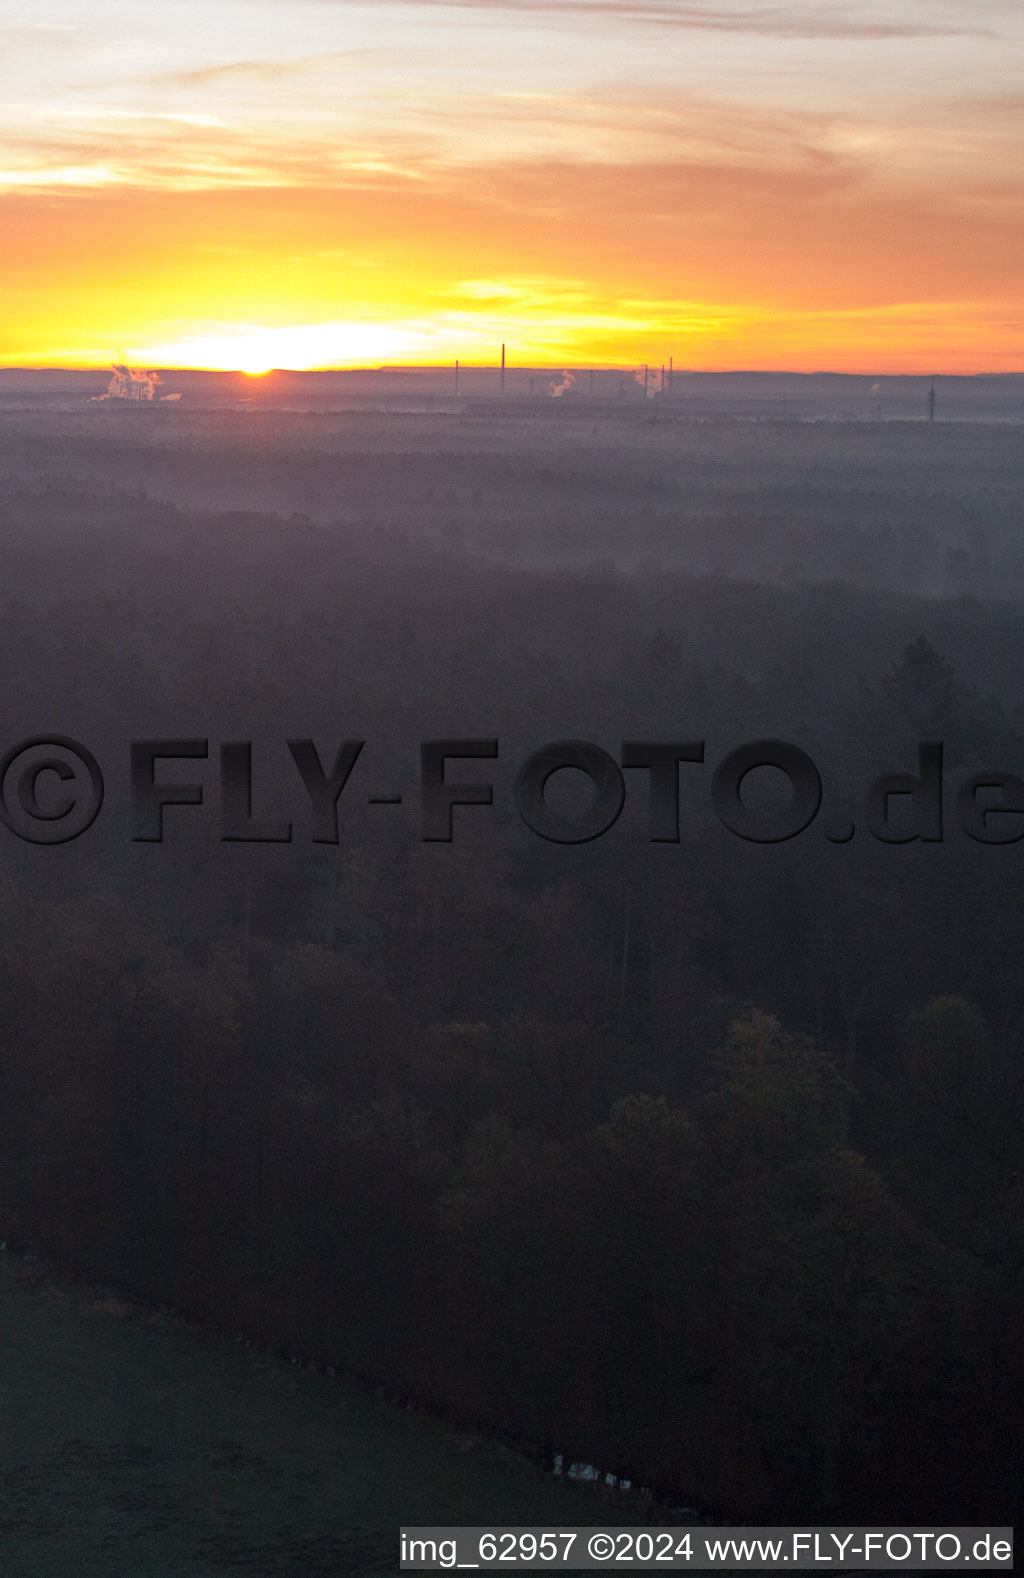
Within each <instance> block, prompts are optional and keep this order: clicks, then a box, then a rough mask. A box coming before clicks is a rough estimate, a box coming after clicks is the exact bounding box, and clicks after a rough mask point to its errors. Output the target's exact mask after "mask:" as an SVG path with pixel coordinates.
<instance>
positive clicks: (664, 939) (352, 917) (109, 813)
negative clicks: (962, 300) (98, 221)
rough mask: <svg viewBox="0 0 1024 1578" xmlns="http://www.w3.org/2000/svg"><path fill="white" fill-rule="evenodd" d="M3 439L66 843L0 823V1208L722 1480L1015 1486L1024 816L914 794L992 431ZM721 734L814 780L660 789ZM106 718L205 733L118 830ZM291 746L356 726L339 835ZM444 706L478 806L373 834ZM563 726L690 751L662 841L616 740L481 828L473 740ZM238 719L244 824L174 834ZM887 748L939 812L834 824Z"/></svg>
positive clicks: (994, 757) (209, 1292)
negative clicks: (593, 832) (155, 825)
mask: <svg viewBox="0 0 1024 1578" xmlns="http://www.w3.org/2000/svg"><path fill="white" fill-rule="evenodd" d="M147 423H150V424H151V425H149V426H148V427H147V425H146V424H147ZM0 446H2V447H0V599H2V620H0V656H2V662H3V672H4V695H5V713H4V717H5V729H4V741H3V748H4V749H5V750H7V749H8V748H10V747H13V746H15V744H16V743H17V742H18V741H19V740H21V739H24V738H26V737H30V736H37V735H41V734H43V733H45V732H47V731H50V732H53V731H55V732H56V733H58V734H61V735H65V736H70V737H72V738H73V739H75V740H78V741H81V742H82V743H84V744H85V745H87V746H88V747H89V749H90V750H91V751H92V752H94V753H95V755H96V757H97V759H98V761H99V762H100V763H101V764H102V768H103V772H104V777H105V780H106V798H105V801H104V805H103V810H102V813H101V814H100V816H99V817H98V819H97V820H96V822H95V824H94V826H92V827H91V828H90V829H89V830H88V831H87V832H86V833H85V834H83V836H82V837H81V838H79V839H76V840H75V841H74V842H71V843H68V844H66V845H60V846H57V847H54V848H46V847H40V846H37V845H34V844H31V843H27V842H24V841H22V840H21V839H19V838H17V837H15V836H14V835H13V834H12V833H10V832H8V830H7V829H3V830H2V832H3V836H2V839H0V991H2V994H3V995H2V1001H3V1021H2V1022H3V1043H2V1054H0V1237H6V1239H7V1241H8V1242H9V1243H13V1244H17V1245H21V1246H30V1247H35V1248H39V1249H45V1250H46V1251H48V1252H49V1253H51V1254H54V1255H55V1256H57V1257H58V1258H59V1260H60V1261H62V1262H63V1263H64V1264H65V1265H66V1266H68V1267H70V1268H71V1269H73V1270H75V1271H77V1272H80V1273H82V1274H83V1275H89V1276H94V1277H102V1278H105V1279H107V1280H109V1281H111V1282H113V1283H115V1284H117V1285H120V1286H123V1287H125V1288H127V1289H130V1290H131V1291H132V1292H133V1293H135V1294H137V1295H139V1296H142V1297H145V1298H149V1299H152V1300H154V1301H157V1302H165V1303H168V1304H170V1305H173V1306H174V1307H176V1308H178V1309H181V1310H183V1311H185V1312H187V1313H189V1314H191V1315H194V1316H196V1317H198V1318H201V1319H203V1320H206V1321H209V1322H211V1323H214V1324H216V1325H218V1326H221V1327H224V1328H230V1329H233V1330H237V1331H241V1332H245V1333H247V1334H249V1335H252V1336H254V1337H258V1338H260V1339H261V1340H264V1341H266V1342H270V1343H273V1344H275V1345H279V1346H281V1347H282V1348H286V1349H288V1350H289V1351H291V1352H297V1353H301V1354H303V1355H304V1356H306V1357H307V1358H310V1359H315V1360H316V1361H318V1362H321V1363H323V1364H328V1365H331V1366H335V1367H338V1368H340V1369H344V1370H345V1371H348V1372H350V1373H352V1374H355V1375H360V1376H365V1377H367V1378H371V1379H373V1380H374V1381H375V1382H379V1383H381V1384H385V1385H386V1386H387V1387H388V1388H389V1389H390V1390H392V1391H393V1392H395V1393H399V1394H402V1395H404V1396H406V1397H408V1398H410V1399H412V1400H415V1401H416V1402H418V1403H422V1404H424V1405H429V1406H432V1407H436V1408H438V1409H440V1410H442V1411H444V1412H446V1413H448V1414H450V1415H451V1416H452V1417H454V1418H457V1419H460V1420H464V1421H466V1422H468V1423H472V1424H474V1425H475V1426H476V1427H477V1428H480V1429H483V1430H490V1431H492V1432H497V1433H501V1434H503V1435H506V1436H508V1437H511V1438H512V1439H514V1440H516V1441H517V1442H522V1443H527V1444H529V1445H530V1447H531V1448H532V1450H534V1451H535V1452H536V1453H537V1454H538V1455H539V1456H542V1457H544V1456H547V1457H549V1458H553V1457H554V1455H555V1454H556V1453H569V1454H571V1455H572V1456H573V1457H574V1458H576V1459H579V1460H582V1461H586V1462H589V1463H593V1464H596V1465H598V1466H599V1467H600V1468H601V1469H602V1470H604V1471H607V1472H611V1473H615V1474H620V1475H622V1476H625V1477H628V1478H630V1479H631V1480H633V1481H634V1482H639V1483H642V1484H645V1485H649V1486H651V1487H652V1488H654V1489H655V1490H657V1491H658V1492H659V1493H660V1494H662V1495H664V1496H666V1497H668V1498H670V1499H675V1500H682V1501H685V1503H686V1504H688V1505H691V1506H696V1507H699V1508H701V1509H706V1510H708V1511H710V1512H714V1513H716V1514H718V1515H722V1516H727V1517H729V1518H735V1519H737V1520H740V1519H745V1520H749V1521H752V1522H766V1523H785V1522H788V1521H791V1520H792V1521H798V1520H805V1521H806V1520H814V1521H819V1522H822V1523H827V1522H841V1521H849V1522H851V1523H858V1522H867V1521H870V1522H878V1523H880V1524H884V1523H892V1524H898V1523H912V1522H915V1521H916V1522H919V1523H926V1522H929V1521H934V1522H936V1523H949V1524H956V1523H958V1522H959V1523H964V1524H969V1523H982V1522H989V1523H993V1524H997V1523H1010V1522H1012V1521H1013V1518H1014V1513H1015V1512H1020V1511H1022V1510H1024V1508H1022V1502H1024V1496H1022V1487H1021V1479H1020V1464H1021V1463H1022V1462H1024V1450H1022V1449H1024V1442H1022V1440H1021V1422H1020V1410H1019V1405H1018V1403H1017V1398H1018V1397H1019V1395H1020V1393H1021V1390H1022V1388H1024V1368H1022V1358H1021V1347H1020V1341H1019V1332H1020V1319H1021V1308H1022V1293H1024V1076H1022V1057H1021V1054H1022V1050H1024V987H1022V983H1021V963H1020V961H1021V956H1022V944H1024V906H1022V902H1021V881H1022V876H1024V867H1022V860H1024V853H1022V851H1024V843H1022V842H1018V841H1017V840H1018V839H1021V838H1022V837H1024V823H1022V818H1021V817H1020V816H1019V815H1017V814H1015V813H1002V815H1001V816H999V817H995V818H993V817H989V818H988V819H987V822H986V820H985V819H984V818H983V819H982V824H983V826H986V825H987V826H991V824H992V822H993V820H994V821H996V822H998V824H999V834H1000V836H1001V837H1002V838H1004V839H1005V840H1007V842H1003V843H1000V844H993V843H983V842H979V841H978V840H977V839H976V838H971V837H968V836H967V834H966V833H965V832H964V831H963V828H962V826H961V821H962V818H961V817H959V815H958V812H957V810H956V806H957V790H958V789H959V787H960V785H961V784H963V783H964V782H965V781H966V780H967V779H968V778H969V777H970V776H971V775H972V774H977V773H979V772H983V771H984V772H986V773H989V772H991V770H995V769H998V770H1002V771H1005V772H1015V771H1021V769H1022V748H1024V649H1022V647H1021V643H1020V634H1019V633H1020V617H1021V602H1020V600H1021V598H1022V596H1024V552H1022V548H1021V535H1020V533H1021V519H1022V516H1021V502H1022V495H1024V474H1022V470H1021V465H1020V435H1019V429H1015V428H1011V427H1005V428H997V427H994V426H993V427H984V426H980V425H979V426H975V427H970V426H968V425H966V424H964V425H954V424H946V425H944V426H943V425H942V424H935V425H934V426H930V425H928V424H917V425H914V424H909V423H907V424H887V423H884V422H882V423H864V424H860V425H840V424H834V423H830V424H815V423H786V422H778V423H739V422H734V423H730V422H727V421H724V420H721V421H714V422H702V423H699V422H694V421H687V420H683V419H682V418H678V419H675V420H671V421H670V420H666V419H662V420H660V421H651V420H648V419H647V417H646V414H644V416H643V419H642V420H641V419H638V418H631V419H630V420H629V421H626V420H625V418H620V417H615V418H614V419H612V418H608V419H602V421H597V420H596V419H592V418H591V417H590V416H589V415H587V416H579V415H575V416H568V417H566V416H563V415H562V414H561V413H559V416H558V420H557V421H556V420H555V419H554V418H553V417H551V418H545V419H544V420H542V419H541V418H540V417H536V418H534V417H531V418H530V420H529V421H526V422H518V423H512V422H506V423H504V424H503V423H501V422H500V421H498V420H497V419H487V418H485V417H482V416H479V415H474V414H473V413H467V414H466V415H464V416H461V417H459V416H451V417H441V416H434V417H430V418H429V419H419V418H417V419H413V418H411V417H401V416H399V417H396V418H394V419H393V420H390V421H389V420H387V419H385V418H384V417H381V416H375V417H372V418H371V417H370V416H366V415H363V416H361V417H339V416H335V417H331V418H330V419H328V418H326V417H324V416H313V415H309V416H294V415H290V416H285V415H280V416H278V417H275V416H274V415H273V413H271V412H266V411H261V412H254V413H247V412H238V411H236V412H230V411H228V412H225V411H219V412H216V413H209V414H208V417H207V418H206V419H205V420H204V418H203V413H198V412H195V411H192V412H189V411H188V410H187V409H181V410H178V409H175V410H174V411H173V412H171V411H158V412H157V411H154V412H149V411H132V412H120V413H118V412H113V411H111V410H109V409H99V410H93V411H87V412H85V413H82V414H78V413H74V414H72V415H67V414H64V413H59V414H45V413H44V414H40V413H28V414H25V413H13V414H9V415H7V416H6V417H5V418H4V420H3V424H2V426H0ZM763 738H776V739H781V740H786V741H790V742H792V743H793V744H795V745H797V746H799V747H800V748H801V749H802V750H803V751H805V752H807V753H808V755H809V756H810V757H811V758H812V760H813V761H814V763H815V764H816V766H817V768H818V770H819V772H820V774H821V778H822V782H823V800H822V809H821V812H820V814H819V816H818V817H817V818H816V819H815V820H814V821H813V822H812V824H811V825H810V826H809V827H808V828H807V830H806V831H804V832H803V833H801V834H800V836H798V837H795V838H793V839H791V840H789V841H787V842H783V843H775V844H769V843H757V842H751V841H748V840H744V839H741V838H737V837H736V836H735V835H734V834H733V833H731V832H730V831H729V830H728V828H727V827H725V826H724V825H723V824H722V822H721V821H720V819H719V818H718V816H717V815H716V813H715V809H714V806H713V803H712V796H711V784H712V779H713V775H714V771H715V767H716V765H717V764H718V763H719V762H720V761H721V760H722V759H723V758H724V757H726V756H727V755H728V754H729V753H730V752H732V751H733V750H735V749H736V748H737V747H738V746H740V745H742V744H743V743H744V742H746V741H749V740H754V739H763ZM136 739H165V740H174V739H178V740H188V739H204V740H207V741H208V742H209V752H208V757H207V758H206V759H205V760H203V759H192V760H188V761H184V762H181V763H179V764H177V765H174V764H171V763H165V764H164V766H163V768H162V778H163V779H164V780H166V781H167V782H171V781H172V780H175V779H176V780H177V781H179V782H181V783H192V782H197V781H201V782H202V784H203V786H204V803H203V804H202V805H201V806H200V805H192V806H184V805H180V806H172V807H169V808H168V809H167V810H166V811H165V814H164V815H165V833H164V838H163V842H161V843H156V842H133V841H132V839H131V837H130V821H129V744H130V742H131V741H132V740H136ZM296 739H312V740H314V741H315V742H317V745H318V749H319V753H320V757H321V759H322V760H323V762H324V763H325V765H329V763H330V761H332V760H333V759H334V755H335V753H336V752H337V750H338V747H339V746H340V745H341V744H342V742H344V741H356V740H360V741H363V742H365V743H364V745H363V749H362V752H361V753H360V756H359V759H358V762H357V764H356V766H355V767H354V768H353V771H352V775H351V778H350V781H349V783H348V785H347V786H346V788H345V790H344V792H343V793H342V796H341V799H340V801H339V837H338V842H337V843H336V844H334V843H317V842H314V840H313V837H312V831H313V829H312V826H311V822H310V815H309V801H308V797H307V796H306V794H305V790H304V789H303V785H302V782H301V779H300V777H299V775H298V773H297V772H296V767H295V762H294V760H293V759H292V756H291V755H290V754H289V750H288V746H287V743H286V742H287V741H288V740H296ZM458 739H462V740H472V739H479V740H489V739H494V740H496V741H497V742H498V754H497V756H496V757H493V758H492V759H483V760H476V761H473V760H463V761H458V762H456V761H451V762H449V764H448V768H447V777H448V779H449V781H451V782H459V783H462V782H473V783H478V784H490V785H492V786H493V803H492V804H491V805H489V806H488V805H465V806H457V807H456V808H455V811H454V836H453V838H452V840H451V842H445V841H425V840H424V839H423V838H422V837H421V823H420V777H419V775H420V744H421V742H422V741H424V740H458ZM569 739H574V740H584V741H591V742H593V743H594V744H596V745H599V746H601V747H602V748H603V749H605V750H606V751H607V752H608V753H609V754H610V755H611V756H612V757H613V758H614V759H615V760H616V761H618V760H619V759H620V752H621V746H622V742H623V741H629V740H633V741H659V740H662V741H699V742H703V744H704V759H703V762H697V761H684V762H682V764H681V766H680V769H679V837H678V841H666V840H662V841H657V842H655V841H652V839H651V837H650V807H649V799H650V796H649V787H648V783H647V775H646V774H645V773H644V772H642V771H639V770H637V769H629V768H627V769H625V771H624V776H625V780H626V791H627V792H626V802H625V808H624V810H623V813H622V815H621V816H620V817H619V819H618V820H617V821H616V822H615V825H614V826H613V827H611V828H610V829H609V831H608V832H607V833H605V834H604V836H602V837H600V838H596V839H593V840H591V841H590V842H587V843H580V844H573V845H566V844H556V843H552V842H550V841H547V840H545V839H543V838H541V837H538V836H537V834H536V833H535V832H533V831H531V829H530V828H529V827H527V826H526V825H525V824H524V822H523V820H522V818H521V817H520V815H519V813H518V811H517V806H516V799H515V795H514V783H515V779H516V774H517V772H518V770H519V768H520V767H521V766H522V764H523V762H524V761H525V760H526V759H527V758H528V757H529V756H530V755H531V753H533V752H535V751H536V750H538V749H539V748H540V747H542V746H544V745H545V744H547V743H548V742H550V741H561V740H569ZM241 740H251V741H252V742H253V745H252V760H253V797H254V814H256V815H258V816H260V817H265V818H271V817H274V818H278V819H280V818H285V819H287V820H288V821H290V822H292V823H293V837H292V839H291V842H288V843H285V842H254V843H245V842H237V841H236V842H228V841H224V840H223V839H222V838H221V823H220V820H219V816H218V780H217V756H218V749H219V746H220V744H221V743H222V742H227V741H241ZM921 742H942V744H943V749H944V759H943V771H944V784H945V789H944V795H945V812H946V815H945V826H944V828H943V836H942V837H941V838H940V839H937V838H930V839H921V838H919V837H918V838H915V837H912V836H910V837H908V838H907V841H906V842H886V841H884V840H881V839H879V838H877V837H873V836H872V835H871V833H870V832H868V831H867V829H866V827H865V825H864V819H863V810H864V797H865V794H866V791H867V789H868V786H869V785H870V784H871V783H872V782H873V781H874V780H877V779H878V778H879V776H880V775H883V774H889V773H917V772H918V769H919V745H920V743H921ZM766 772H767V773H769V776H770V770H769V769H761V770H760V773H761V778H762V779H763V778H764V775H765V773H766ZM579 777H580V775H579V774H575V773H574V772H573V770H572V769H567V770H566V771H565V772H564V773H562V774H561V775H560V778H557V779H555V780H553V781H552V782H551V785H550V789H549V798H550V801H551V803H552V804H555V803H558V804H560V805H563V806H564V808H565V811H566V815H568V816H571V815H573V814H577V813H578V810H579V808H580V807H581V806H584V805H586V803H587V799H586V797H587V794H588V793H589V792H590V791H589V790H588V789H587V787H586V785H585V784H584V786H583V788H582V789H579V788H578V787H577V784H576V781H575V780H576V779H578V778H579ZM755 777H756V775H752V779H751V782H750V783H749V784H748V790H749V795H748V793H747V790H745V791H744V793H745V796H746V797H747V798H748V799H749V803H750V804H751V805H752V806H757V805H762V806H764V807H770V806H772V805H775V804H777V803H779V802H778V794H779V791H778V790H777V788H776V786H775V785H774V784H773V783H771V782H769V781H767V780H765V781H764V782H760V781H756V782H755V781H754V780H755ZM4 789H5V795H6V794H7V787H6V786H4ZM399 795H400V796H402V804H401V805H400V806H398V805H391V806H385V805H379V804H371V803H370V799H371V797H374V798H377V797H385V796H386V797H396V796H399ZM899 814H900V815H903V816H905V815H906V813H905V812H904V811H902V810H901V811H900V812H899ZM829 816H838V817H841V818H848V819H849V820H851V821H852V822H853V823H854V824H855V825H856V829H857V830H856V834H855V836H853V837H852V838H851V839H849V840H848V841H846V842H831V841H830V839H829V838H828V837H827V836H823V829H824V828H825V827H826V826H827V825H828V824H827V818H828V817H829ZM1018 824H1021V825H1020V826H1019V827H1018ZM897 825H902V824H897ZM918 830H919V829H918ZM906 831H907V833H908V834H912V833H913V832H914V831H915V824H914V823H913V821H912V820H911V821H908V822H906Z"/></svg>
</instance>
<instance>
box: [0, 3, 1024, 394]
mask: <svg viewBox="0 0 1024 1578" xmlns="http://www.w3.org/2000/svg"><path fill="white" fill-rule="evenodd" d="M0 243H2V252H0V302H2V313H0V365H5V366H43V365H51V366H52V365H63V366H83V365H106V364H109V363H110V362H111V361H113V360H115V359H126V360H128V361H130V362H133V363H145V364H147V365H150V366H163V367H170V366H216V367H243V368H245V369H246V370H249V371H259V370H263V369H266V368H267V367H271V366H279V367H318V366H357V365H376V364H380V363H396V362H397V363H438V362H447V361H451V360H454V358H455V357H460V358H461V359H462V360H463V361H464V362H466V363H474V362H482V361H493V360H494V358H495V355H496V348H497V347H498V346H500V343H501V341H502V340H505V341H507V342H508V345H509V355H510V357H511V358H512V359H513V360H514V361H516V362H518V363H519V364H520V365H523V364H527V363H529V364H531V365H535V366H536V365H553V366H564V365H573V366H582V365H586V364H588V363H592V364H607V363H613V364H620V365H629V364H631V363H637V362H641V361H650V362H651V363H652V364H658V363H660V362H662V361H665V360H667V359H668V357H669V356H670V355H672V356H674V357H675V363H676V366H677V367H694V368H749V367H763V368H790V369H796V370H804V371H811V370H814V369H822V368H829V369H834V370H839V371H858V372H860V371H862V372H876V371H877V372H942V371H962V372H974V371H986V370H988V371H1009V370H1021V369H1024V302H1022V281H1024V6H1022V5H1021V4H1020V0H974V4H973V5H972V6H967V5H965V4H951V3H947V0H888V3H879V4H860V3H844V0H813V3H811V0H808V3H805V4H802V5H786V4H761V3H758V0H722V3H717V0H692V3H681V0H457V3H451V0H405V3H395V0H357V3H350V0H162V3H155V4H151V5H145V4H140V3H138V0H131V3H127V0H88V3H85V0H62V3H51V0H31V3H29V0H22V3H17V4H13V3H11V0H0Z"/></svg>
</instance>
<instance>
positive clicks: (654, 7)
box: [323, 0, 993, 40]
mask: <svg viewBox="0 0 1024 1578" xmlns="http://www.w3.org/2000/svg"><path fill="white" fill-rule="evenodd" d="M323 3H325V4H331V5H337V4H339V3H344V0H323ZM362 3H363V4H366V3H367V0H362ZM381 3H383V4H386V5H388V6H392V7H393V6H394V5H395V4H396V3H397V4H401V5H403V6H404V7H405V8H407V9H408V10H418V11H431V10H434V11H436V10H456V9H458V10H465V11H478V12H481V13H483V12H488V11H492V12H505V13H519V14H521V15H527V16H536V17H545V18H550V17H552V16H558V17H564V18H571V17H578V18H580V19H582V20H585V21H588V22H593V21H595V20H600V19H605V20H607V21H611V22H627V23H641V24H647V25H655V26H658V27H671V28H686V29H690V30H691V31H701V32H711V33H745V34H753V35H759V36H762V37H771V38H790V39H801V38H804V39H812V38H821V39H830V38H831V39H839V38H849V39H865V40H871V39H899V38H949V37H961V36H965V35H974V36H977V37H991V36H993V29H991V28H989V27H983V26H980V25H979V24H978V23H977V22H974V23H971V22H969V21H968V20H967V12H966V11H965V10H957V11H954V10H950V11H949V12H948V13H947V16H946V17H945V19H941V20H935V19H931V20H922V19H921V18H920V17H908V16H905V15H901V14H900V13H899V9H898V8H896V9H892V8H890V10H889V11H888V12H885V11H880V12H879V13H878V14H877V15H875V16H865V15H863V12H862V10H860V9H854V8H853V7H850V6H847V5H844V6H832V7H830V6H828V5H827V4H818V5H814V6H810V5H803V6H801V5H782V6H779V5H769V6H764V5H753V6H746V7H739V6H733V7H728V6H721V5H715V4H707V5H693V4H686V3H683V0H381Z"/></svg>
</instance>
